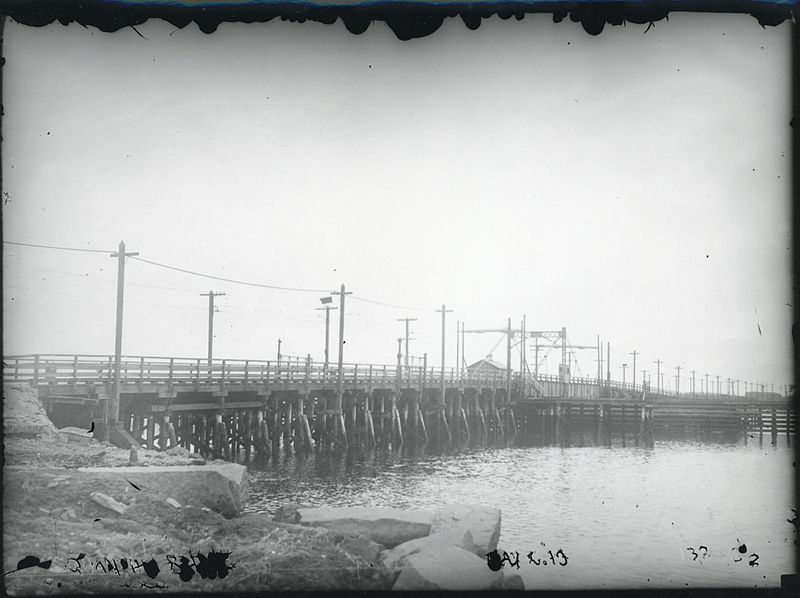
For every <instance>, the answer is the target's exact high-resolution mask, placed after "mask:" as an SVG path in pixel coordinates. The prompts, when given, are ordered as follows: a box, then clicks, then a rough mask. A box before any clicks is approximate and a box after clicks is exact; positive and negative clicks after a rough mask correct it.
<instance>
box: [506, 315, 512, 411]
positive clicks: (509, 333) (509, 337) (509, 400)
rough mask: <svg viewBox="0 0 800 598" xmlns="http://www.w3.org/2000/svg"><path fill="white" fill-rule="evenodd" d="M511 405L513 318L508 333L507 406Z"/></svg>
mask: <svg viewBox="0 0 800 598" xmlns="http://www.w3.org/2000/svg"><path fill="white" fill-rule="evenodd" d="M510 403H511V318H509V319H508V332H507V333H506V404H507V405H508V404H510Z"/></svg>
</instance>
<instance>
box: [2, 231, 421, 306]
mask: <svg viewBox="0 0 800 598" xmlns="http://www.w3.org/2000/svg"><path fill="white" fill-rule="evenodd" d="M3 243H4V244H7V245H18V246H22V247H36V248H41V249H54V250H61V251H77V252H86V253H105V254H111V253H114V250H102V249H84V248H79V247H64V246H56V245H44V244H37V243H21V242H17V241H3ZM131 259H132V260H136V261H138V262H142V263H145V264H149V265H151V266H156V267H158V268H164V269H167V270H172V271H175V272H181V273H183V274H189V275H192V276H199V277H202V278H208V279H210V280H218V281H221V282H227V283H231V284H238V285H243V286H249V287H255V288H264V289H271V290H277V291H292V292H299V293H325V294H331V295H334V294H336V293H335V292H331V291H330V290H328V289H319V288H308V287H291V286H283V285H275V284H266V283H259V282H251V281H246V280H237V279H233V278H226V277H223V276H216V275H213V274H206V273H203V272H198V271H196V270H189V269H188V268H180V267H178V266H171V265H169V264H164V263H161V262H156V261H154V260H148V259H145V258H142V257H139V256H128V257H127V258H126V261H128V260H131ZM65 274H70V273H66V272H65ZM75 276H78V275H75ZM130 284H136V283H130ZM139 284H141V285H142V286H146V285H144V284H142V283H139ZM150 286H153V288H167V287H157V286H155V285H150ZM176 290H178V289H176ZM351 299H354V300H356V301H361V302H364V303H370V304H372V305H379V306H382V307H388V308H392V309H401V310H408V311H418V312H435V311H436V310H435V308H433V307H430V308H427V307H414V306H408V305H398V304H393V303H386V302H383V301H376V300H374V299H368V298H366V297H362V296H360V295H355V294H353V295H352V296H351Z"/></svg>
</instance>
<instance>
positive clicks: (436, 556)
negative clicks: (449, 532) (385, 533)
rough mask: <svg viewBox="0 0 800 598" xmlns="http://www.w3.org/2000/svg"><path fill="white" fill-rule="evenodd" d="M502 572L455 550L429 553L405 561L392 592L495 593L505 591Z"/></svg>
mask: <svg viewBox="0 0 800 598" xmlns="http://www.w3.org/2000/svg"><path fill="white" fill-rule="evenodd" d="M503 581H504V579H503V571H502V569H501V570H500V571H492V570H491V569H489V567H488V565H487V564H486V559H482V558H480V557H478V556H476V555H475V554H474V553H472V552H467V551H466V550H464V549H463V548H458V547H456V546H445V547H442V548H440V549H438V550H426V551H424V552H418V553H416V554H412V555H410V556H408V557H406V558H405V560H404V561H403V570H402V571H401V572H400V575H398V576H397V580H396V581H395V582H394V586H392V590H492V589H500V588H502V587H503Z"/></svg>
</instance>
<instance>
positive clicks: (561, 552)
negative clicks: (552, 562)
mask: <svg viewBox="0 0 800 598" xmlns="http://www.w3.org/2000/svg"><path fill="white" fill-rule="evenodd" d="M556 554H557V555H558V554H560V555H561V556H562V557H563V559H564V562H563V563H559V565H561V566H562V567H566V566H567V562H568V561H569V559H568V558H567V555H566V554H564V551H563V550H562V549H560V548H559V549H558V550H557V551H556Z"/></svg>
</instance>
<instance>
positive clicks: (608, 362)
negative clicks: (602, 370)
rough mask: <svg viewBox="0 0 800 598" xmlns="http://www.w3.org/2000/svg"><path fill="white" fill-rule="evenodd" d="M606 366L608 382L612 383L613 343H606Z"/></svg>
mask: <svg viewBox="0 0 800 598" xmlns="http://www.w3.org/2000/svg"><path fill="white" fill-rule="evenodd" d="M606 366H607V368H608V371H607V373H606V380H607V381H608V382H611V343H610V342H608V341H606Z"/></svg>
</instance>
